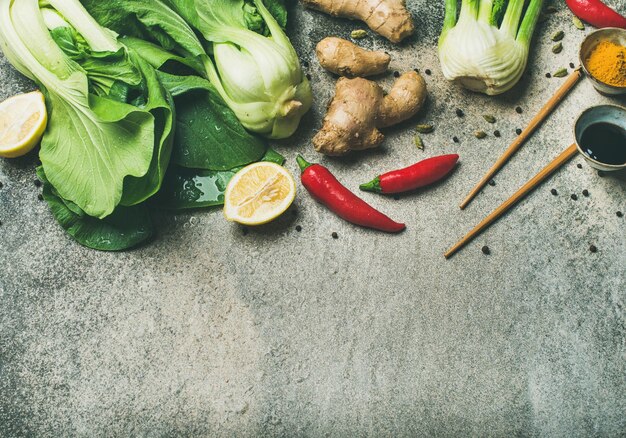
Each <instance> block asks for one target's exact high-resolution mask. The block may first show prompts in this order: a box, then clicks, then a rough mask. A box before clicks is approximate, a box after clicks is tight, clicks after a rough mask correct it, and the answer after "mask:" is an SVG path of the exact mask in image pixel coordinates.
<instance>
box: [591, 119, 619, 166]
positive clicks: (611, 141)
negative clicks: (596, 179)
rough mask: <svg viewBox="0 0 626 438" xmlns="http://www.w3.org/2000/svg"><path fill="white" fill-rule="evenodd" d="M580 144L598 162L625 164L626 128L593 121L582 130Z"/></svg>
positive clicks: (616, 164)
mask: <svg viewBox="0 0 626 438" xmlns="http://www.w3.org/2000/svg"><path fill="white" fill-rule="evenodd" d="M580 146H581V147H582V150H583V151H584V152H585V154H587V155H588V156H589V157H590V158H592V159H594V160H596V161H598V162H600V163H603V164H609V165H614V166H620V165H622V164H626V130H624V128H622V127H620V126H617V125H614V124H612V123H606V122H600V123H594V124H593V125H590V126H589V127H588V128H587V129H585V131H584V132H583V134H582V136H581V141H580Z"/></svg>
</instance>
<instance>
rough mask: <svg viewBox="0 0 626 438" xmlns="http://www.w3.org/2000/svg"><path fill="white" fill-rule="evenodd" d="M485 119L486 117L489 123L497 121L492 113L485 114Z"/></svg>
mask: <svg viewBox="0 0 626 438" xmlns="http://www.w3.org/2000/svg"><path fill="white" fill-rule="evenodd" d="M483 119H485V121H486V122H487V123H496V118H495V117H494V116H492V115H491V114H484V115H483Z"/></svg>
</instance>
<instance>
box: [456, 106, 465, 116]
mask: <svg viewBox="0 0 626 438" xmlns="http://www.w3.org/2000/svg"><path fill="white" fill-rule="evenodd" d="M456 115H457V116H458V117H463V116H464V115H465V113H464V112H463V110H462V109H461V108H457V109H456Z"/></svg>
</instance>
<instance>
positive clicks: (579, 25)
mask: <svg viewBox="0 0 626 438" xmlns="http://www.w3.org/2000/svg"><path fill="white" fill-rule="evenodd" d="M572 22H573V23H574V26H576V29H578V30H585V25H584V24H583V22H582V21H580V18H578V17H577V16H575V15H574V17H573V18H572Z"/></svg>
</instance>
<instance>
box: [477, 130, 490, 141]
mask: <svg viewBox="0 0 626 438" xmlns="http://www.w3.org/2000/svg"><path fill="white" fill-rule="evenodd" d="M474 137H476V138H477V139H479V140H481V139H483V138H485V137H487V133H486V132H485V131H474Z"/></svg>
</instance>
